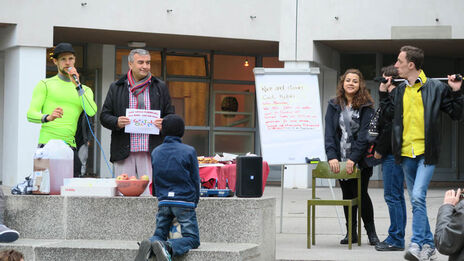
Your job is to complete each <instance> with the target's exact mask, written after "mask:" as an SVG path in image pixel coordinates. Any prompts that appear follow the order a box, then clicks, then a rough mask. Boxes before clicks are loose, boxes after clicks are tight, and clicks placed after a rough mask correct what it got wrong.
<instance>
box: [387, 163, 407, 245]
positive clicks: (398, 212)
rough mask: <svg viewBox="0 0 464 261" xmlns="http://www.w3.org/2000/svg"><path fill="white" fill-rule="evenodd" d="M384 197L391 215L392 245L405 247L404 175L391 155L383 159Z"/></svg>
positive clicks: (390, 232) (389, 233)
mask: <svg viewBox="0 0 464 261" xmlns="http://www.w3.org/2000/svg"><path fill="white" fill-rule="evenodd" d="M382 175H383V189H384V192H383V197H384V199H385V202H386V203H387V206H388V212H389V214H390V227H389V228H388V237H387V239H385V242H387V243H388V244H390V245H393V246H396V247H404V230H405V228H406V203H405V201H404V188H403V182H404V174H403V169H402V168H401V166H400V165H398V164H396V163H395V157H394V156H393V155H391V154H389V155H387V156H386V157H384V158H383V159H382Z"/></svg>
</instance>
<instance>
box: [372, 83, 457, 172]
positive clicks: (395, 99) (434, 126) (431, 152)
mask: <svg viewBox="0 0 464 261" xmlns="http://www.w3.org/2000/svg"><path fill="white" fill-rule="evenodd" d="M405 88H406V83H402V84H400V85H399V86H398V87H396V88H395V89H394V90H393V91H392V92H391V95H389V94H388V92H380V107H381V108H382V111H383V113H384V115H385V117H387V119H389V120H392V154H393V155H394V156H395V161H396V163H398V164H399V163H401V148H402V143H403V96H404V91H405ZM419 90H420V91H421V96H422V102H423V105H424V124H425V126H424V130H425V135H424V136H425V161H424V164H427V165H435V164H437V163H438V156H439V155H440V136H441V113H440V111H443V112H446V113H447V114H448V115H449V116H450V117H451V118H452V119H453V120H459V119H460V118H461V115H462V110H463V95H462V93H461V92H460V91H457V92H453V91H452V89H451V88H450V87H449V86H448V85H447V84H444V83H442V82H440V81H438V80H434V79H431V78H427V81H426V82H425V84H424V85H423V86H422V87H421V88H420V89H419Z"/></svg>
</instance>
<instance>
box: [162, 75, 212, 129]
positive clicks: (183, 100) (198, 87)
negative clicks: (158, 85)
mask: <svg viewBox="0 0 464 261" xmlns="http://www.w3.org/2000/svg"><path fill="white" fill-rule="evenodd" d="M167 84H168V87H169V94H170V95H171V99H172V103H173V105H174V107H175V110H176V114H178V115H180V116H182V117H183V118H184V120H185V126H208V113H209V110H208V108H209V84H208V83H206V82H178V81H168V82H167Z"/></svg>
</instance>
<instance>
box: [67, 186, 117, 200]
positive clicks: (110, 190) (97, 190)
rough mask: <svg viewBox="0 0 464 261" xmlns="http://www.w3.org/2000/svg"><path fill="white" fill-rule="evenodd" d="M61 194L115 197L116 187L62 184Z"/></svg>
mask: <svg viewBox="0 0 464 261" xmlns="http://www.w3.org/2000/svg"><path fill="white" fill-rule="evenodd" d="M61 196H88V197H114V196H116V187H93V186H92V187H84V186H61Z"/></svg>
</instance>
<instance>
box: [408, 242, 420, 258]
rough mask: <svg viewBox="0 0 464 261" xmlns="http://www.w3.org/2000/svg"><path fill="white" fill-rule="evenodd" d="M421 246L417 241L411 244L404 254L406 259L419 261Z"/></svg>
mask: <svg viewBox="0 0 464 261" xmlns="http://www.w3.org/2000/svg"><path fill="white" fill-rule="evenodd" d="M420 252H421V250H420V246H419V245H418V244H416V243H411V244H409V248H408V250H407V251H406V253H405V254H404V259H406V260H409V261H419V255H420Z"/></svg>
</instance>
